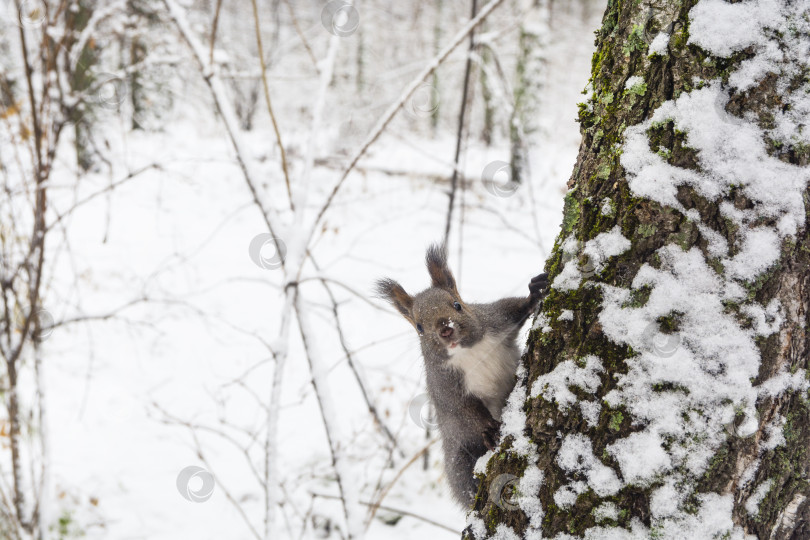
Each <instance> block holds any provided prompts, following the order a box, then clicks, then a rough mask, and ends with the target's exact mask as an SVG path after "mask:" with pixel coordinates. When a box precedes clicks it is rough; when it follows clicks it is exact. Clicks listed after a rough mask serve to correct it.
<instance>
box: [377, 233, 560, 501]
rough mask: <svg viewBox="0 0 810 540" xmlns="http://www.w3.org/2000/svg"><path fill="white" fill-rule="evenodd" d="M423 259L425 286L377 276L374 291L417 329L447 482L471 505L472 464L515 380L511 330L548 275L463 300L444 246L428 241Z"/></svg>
mask: <svg viewBox="0 0 810 540" xmlns="http://www.w3.org/2000/svg"><path fill="white" fill-rule="evenodd" d="M425 262H426V264H427V269H428V273H429V274H430V280H431V285H430V287H429V288H428V289H425V290H424V291H422V292H420V293H418V294H416V295H414V296H411V295H409V294H408V293H407V292H405V289H403V288H402V286H401V285H400V284H399V283H397V282H396V281H394V280H392V279H381V280H379V281H378V282H377V293H378V295H379V296H380V297H382V298H384V299H386V300H388V301H389V302H390V303H391V304H392V305H393V306H394V307H395V308H396V309H397V310H398V311H399V312H400V313H401V314H402V315H403V316H404V317H405V319H407V320H408V322H410V323H411V324H412V325H413V327H414V328H415V329H416V332H417V333H418V334H419V341H420V343H421V346H422V356H423V357H424V359H425V379H426V383H427V390H428V395H429V396H430V400H431V402H432V404H433V407H434V409H435V411H436V420H437V423H438V426H439V432H440V433H441V436H442V448H443V450H444V462H445V469H446V472H447V478H448V482H449V484H450V488H451V490H452V493H453V497H454V498H455V499H456V501H457V502H458V503H459V504H460V505H462V506H464V507H465V508H469V507H470V505H471V504H472V501H473V499H474V498H475V494H476V492H477V490H478V483H477V480H476V479H475V475H474V474H473V467H474V466H475V462H476V461H477V460H478V458H479V457H481V456H482V455H483V454H484V453H485V452H486V450H487V449H490V450H493V449H494V448H495V445H496V442H497V438H498V431H499V428H500V420H501V411H502V410H503V407H504V405H505V403H506V399H507V397H508V396H509V393H510V392H511V391H512V388H513V387H514V385H515V371H516V370H517V366H518V362H519V361H520V351H519V350H518V346H517V343H516V340H517V335H518V333H519V332H520V329H521V327H522V326H523V323H524V322H526V320H527V319H528V318H529V317H530V316H531V315H532V313H533V311H534V309H535V307H537V305H538V303H539V302H540V300H541V299H542V298H543V296H544V295H545V294H546V292H547V290H548V275H547V274H540V275H538V276H535V277H534V278H532V280H531V282H530V283H529V296H528V297H523V298H519V297H518V298H503V299H501V300H498V301H496V302H492V303H491V304H468V303H467V302H465V301H464V300H462V299H461V296H459V293H458V289H457V288H456V280H455V279H454V278H453V274H452V273H451V272H450V269H449V268H448V266H447V254H446V250H445V248H444V247H443V246H440V245H432V246H430V247H429V248H428V250H427V255H426V256H425Z"/></svg>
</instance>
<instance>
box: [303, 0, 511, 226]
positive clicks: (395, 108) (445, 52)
mask: <svg viewBox="0 0 810 540" xmlns="http://www.w3.org/2000/svg"><path fill="white" fill-rule="evenodd" d="M503 2H504V0H491V1H490V3H489V4H487V5H486V6H485V7H484V9H482V10H481V12H480V13H479V14H478V15H477V16H476V17H475V18H474V19H473V20H471V21H470V22H469V23H467V25H466V26H465V27H464V28H462V29H461V30H459V31H458V33H456V35H455V36H453V39H452V40H451V41H450V43H449V44H448V45H447V46H446V47H445V48H444V49H442V50H441V51H440V52H439V54H437V55H436V57H434V58H433V60H431V61H430V63H428V65H427V66H426V67H425V68H424V69H423V70H422V71H421V72H419V74H418V75H417V76H416V77H414V79H413V80H412V81H411V83H410V84H409V85H408V86H407V87H406V89H405V91H404V92H403V93H402V96H400V98H399V99H398V100H397V101H396V103H394V104H393V105H391V106H390V107H389V108H388V110H387V111H386V112H385V113H384V114H383V116H382V117H381V118H380V120H379V121H378V122H377V124H376V126H374V128H373V129H372V130H371V133H369V135H368V136H367V137H366V140H365V141H364V142H363V144H362V145H361V146H360V149H359V150H358V151H357V152H355V154H354V155H353V156H352V159H351V160H350V161H349V165H348V166H347V167H346V169H345V170H344V171H343V174H341V176H340V178H339V179H338V181H337V182H336V183H335V186H334V187H333V188H332V191H331V192H330V193H329V196H328V197H327V198H326V201H325V202H324V204H323V206H321V209H320V211H319V212H318V215H317V216H316V218H315V221H314V222H313V224H312V228H311V229H310V233H309V235H308V238H312V236H314V234H315V231H316V230H317V228H318V224H319V223H320V221H321V219H323V216H324V214H325V213H326V211H327V210H328V209H329V206H330V205H331V204H332V201H333V200H334V198H335V196H336V195H337V193H338V191H340V188H341V187H342V186H343V183H344V182H345V181H346V178H348V176H349V174H350V173H351V172H352V170H353V169H354V167H355V165H357V163H358V162H359V161H360V158H362V157H363V156H364V155H366V152H367V151H368V149H369V148H370V147H371V145H372V144H374V142H375V141H376V140H377V139H378V138H379V137H380V135H381V134H382V133H383V131H385V129H386V128H387V127H388V124H390V123H391V120H393V119H394V116H396V114H397V113H398V112H399V110H400V109H401V108H402V107H403V106H404V105H405V103H406V102H407V101H408V100H409V99H410V98H411V96H412V95H413V93H414V92H416V90H417V89H418V88H419V87H420V86H421V84H422V82H423V81H424V80H425V79H427V78H428V77H429V76H430V75H431V74H433V72H434V71H436V69H438V67H439V66H440V65H441V64H443V63H444V61H445V60H446V59H447V57H448V56H450V53H452V52H453V51H454V50H456V48H457V47H458V46H459V45H460V44H461V42H462V41H464V38H466V37H467V36H468V35H469V34H470V32H472V31H474V30H475V29H476V28H477V27H478V25H480V24H481V23H482V22H483V21H484V20H485V19H486V18H487V17H488V16H489V15H490V14H491V13H492V12H493V11H494V10H495V8H497V7H498V6H500V5H501V4H503Z"/></svg>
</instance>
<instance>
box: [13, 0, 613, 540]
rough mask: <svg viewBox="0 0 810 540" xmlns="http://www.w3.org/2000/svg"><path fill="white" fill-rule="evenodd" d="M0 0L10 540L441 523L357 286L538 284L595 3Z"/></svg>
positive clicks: (393, 327) (424, 445)
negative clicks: (437, 254) (445, 267)
mask: <svg viewBox="0 0 810 540" xmlns="http://www.w3.org/2000/svg"><path fill="white" fill-rule="evenodd" d="M2 1H3V3H2V5H1V8H0V178H1V180H0V181H1V182H2V192H3V193H2V197H1V198H0V292H1V293H2V296H1V297H0V355H2V367H1V368H0V392H1V393H2V407H0V537H2V538H10V539H23V538H60V539H62V538H65V539H66V538H117V539H134V538H144V539H146V538H148V539H164V538H165V539H170V538H171V539H177V538H257V539H271V538H272V539H278V538H347V537H350V536H351V537H358V536H362V535H364V536H365V537H368V538H393V539H396V538H416V537H420V535H421V536H422V537H427V538H431V539H432V538H457V537H458V534H459V533H460V531H461V529H462V528H463V524H464V515H463V512H462V511H461V510H459V509H458V508H457V507H455V506H454V505H453V503H452V502H451V501H450V499H449V495H448V493H447V490H446V485H445V480H444V478H443V472H442V470H443V469H442V465H441V456H440V452H439V445H438V444H437V433H436V431H435V430H434V429H432V426H431V415H430V412H429V410H428V407H427V405H426V400H425V397H424V381H423V369H422V365H421V356H420V352H419V349H418V341H417V336H416V335H415V333H414V332H413V330H412V329H411V328H410V326H408V325H407V323H405V321H403V320H402V318H401V317H400V316H398V315H397V314H395V313H393V311H392V310H391V309H390V308H388V307H386V306H385V305H384V304H383V303H382V302H381V301H379V300H378V299H376V298H373V296H372V292H371V291H372V284H373V281H374V279H375V278H378V277H381V276H382V275H392V276H396V277H397V278H398V279H400V280H401V281H402V283H403V285H405V286H406V288H408V289H409V290H414V291H415V290H419V289H420V288H422V287H424V286H425V285H427V282H428V280H427V275H426V273H425V271H424V268H423V264H422V258H423V253H424V249H425V247H426V246H427V245H428V244H429V243H431V242H434V241H441V240H443V239H446V240H447V243H448V246H449V250H450V262H451V265H452V267H453V268H454V270H455V272H456V277H457V279H458V282H459V289H460V290H461V292H462V294H463V295H464V296H465V298H468V299H470V300H477V301H489V300H494V299H496V298H498V297H502V296H506V295H515V294H525V292H526V284H527V283H528V280H529V278H530V277H531V276H533V275H535V274H537V273H538V272H539V271H540V269H541V267H542V265H543V263H544V260H545V257H546V256H547V255H548V253H549V251H550V248H551V246H552V243H553V240H554V238H555V236H556V234H557V231H558V227H559V224H560V220H561V209H562V203H563V196H564V193H565V190H566V187H565V185H566V182H567V180H568V178H569V176H570V174H571V170H572V167H573V164H574V161H575V157H576V152H577V148H578V145H579V139H580V136H579V130H578V126H577V124H576V116H577V102H578V101H584V98H583V96H582V94H581V92H582V91H583V89H584V88H585V86H586V83H587V80H588V75H589V66H590V55H591V52H592V49H593V34H592V32H593V30H594V29H596V28H597V26H598V21H599V20H600V18H601V15H602V12H603V10H604V4H605V2H604V1H603V0H568V1H566V2H559V1H552V0H543V1H541V0H537V1H532V0H529V1H524V0H490V1H489V2H483V1H478V2H476V0H470V1H467V2H459V1H454V2H450V1H448V0H435V1H433V2H422V1H415V2H394V1H391V0H362V1H361V0H358V1H356V2H354V4H353V5H351V4H350V3H348V2H343V1H335V0H333V1H330V2H325V1H323V0H318V1H315V0H307V1H296V0H251V1H247V0H241V1H239V2H235V1H231V0H163V1H160V0H2ZM473 18H474V20H473ZM471 21H472V22H471Z"/></svg>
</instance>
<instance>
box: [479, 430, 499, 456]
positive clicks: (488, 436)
mask: <svg viewBox="0 0 810 540" xmlns="http://www.w3.org/2000/svg"><path fill="white" fill-rule="evenodd" d="M481 436H482V437H483V438H484V446H486V447H487V449H488V450H492V451H493V452H494V451H495V447H496V446H497V445H498V428H497V427H488V428H486V429H485V430H484V431H482V432H481Z"/></svg>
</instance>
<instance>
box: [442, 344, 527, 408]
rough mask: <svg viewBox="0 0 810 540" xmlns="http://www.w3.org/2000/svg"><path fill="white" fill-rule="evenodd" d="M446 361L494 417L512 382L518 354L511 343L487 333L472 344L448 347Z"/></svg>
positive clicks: (502, 403)
mask: <svg viewBox="0 0 810 540" xmlns="http://www.w3.org/2000/svg"><path fill="white" fill-rule="evenodd" d="M450 354H451V356H450V361H449V364H450V365H451V366H452V367H454V368H455V369H458V370H459V371H461V372H462V373H463V374H464V382H465V383H466V386H467V391H468V392H469V393H471V394H473V395H475V396H476V397H478V398H480V399H481V401H483V402H484V405H486V407H487V409H489V412H490V414H492V416H493V418H495V419H496V420H500V419H501V410H502V409H503V406H504V404H505V403H506V398H507V397H508V396H509V392H510V391H511V390H512V387H513V386H514V382H515V371H516V370H517V365H518V361H519V360H520V354H519V353H518V350H517V347H516V346H515V344H514V343H510V342H509V340H506V341H504V340H503V338H501V337H500V336H495V335H487V336H485V337H484V338H483V339H482V340H481V341H479V342H478V343H476V344H475V345H474V346H473V347H469V348H461V347H458V348H456V349H451V350H450Z"/></svg>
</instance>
